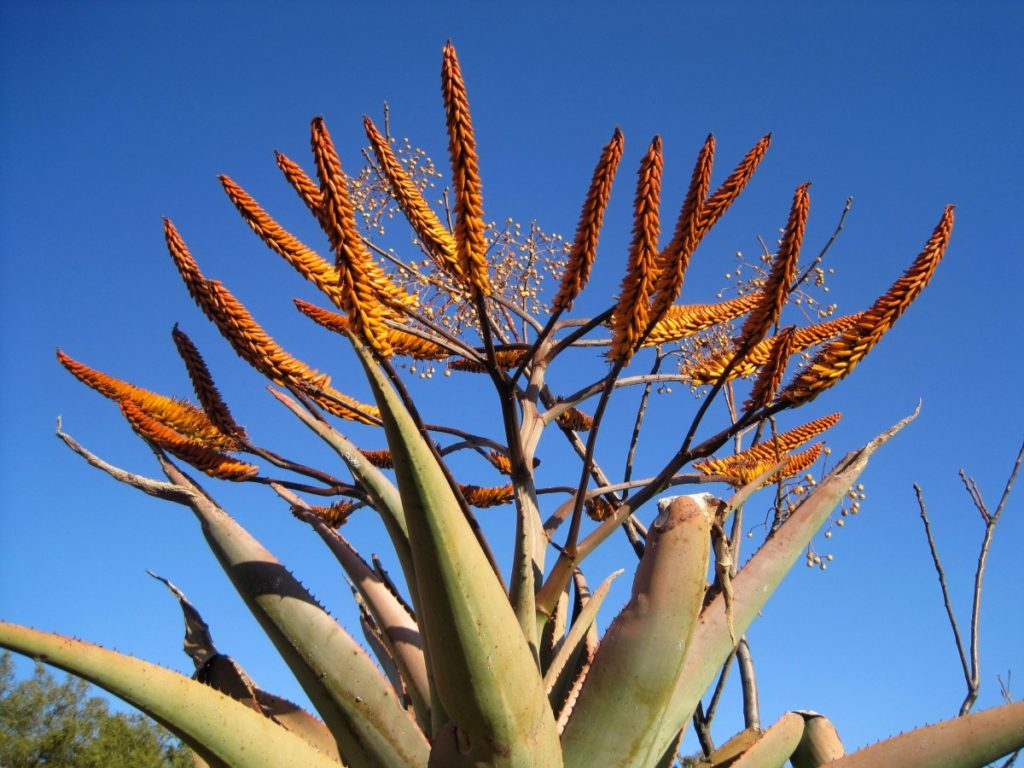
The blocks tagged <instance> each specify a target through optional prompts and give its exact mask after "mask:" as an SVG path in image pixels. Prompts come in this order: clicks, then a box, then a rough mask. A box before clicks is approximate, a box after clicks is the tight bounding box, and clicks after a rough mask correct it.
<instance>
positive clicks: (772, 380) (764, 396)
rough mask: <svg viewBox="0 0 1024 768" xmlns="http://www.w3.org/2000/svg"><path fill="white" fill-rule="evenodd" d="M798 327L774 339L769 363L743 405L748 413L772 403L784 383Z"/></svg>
mask: <svg viewBox="0 0 1024 768" xmlns="http://www.w3.org/2000/svg"><path fill="white" fill-rule="evenodd" d="M795 331H796V326H795V325H791V326H789V327H788V328H783V329H782V331H780V332H779V334H778V335H777V336H774V337H772V338H773V341H772V345H771V352H769V353H768V361H767V362H766V363H765V364H764V366H763V367H762V368H761V373H760V375H758V377H757V381H755V382H754V386H753V387H752V388H751V390H750V397H749V398H747V401H746V402H745V403H744V404H743V410H744V411H746V412H747V413H750V412H752V411H755V410H757V409H758V408H763V407H764V406H766V405H768V403H770V402H771V401H772V398H774V397H775V393H776V392H778V390H779V385H780V384H781V383H782V376H783V374H785V372H786V363H788V362H789V357H790V355H792V354H793V337H794V335H795Z"/></svg>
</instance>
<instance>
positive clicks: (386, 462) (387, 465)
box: [359, 448, 395, 469]
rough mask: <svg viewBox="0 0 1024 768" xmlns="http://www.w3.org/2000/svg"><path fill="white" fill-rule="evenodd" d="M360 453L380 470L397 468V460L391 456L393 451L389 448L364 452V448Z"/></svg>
mask: <svg viewBox="0 0 1024 768" xmlns="http://www.w3.org/2000/svg"><path fill="white" fill-rule="evenodd" d="M359 452H360V453H361V454H363V456H365V457H366V460H367V461H368V462H370V463H371V464H373V466H375V467H377V468H378V469H392V468H393V467H394V466H395V460H394V458H392V456H391V451H389V450H388V449H387V448H382V449H380V450H375V451H374V450H370V451H364V450H363V449H362V448H360V449H359Z"/></svg>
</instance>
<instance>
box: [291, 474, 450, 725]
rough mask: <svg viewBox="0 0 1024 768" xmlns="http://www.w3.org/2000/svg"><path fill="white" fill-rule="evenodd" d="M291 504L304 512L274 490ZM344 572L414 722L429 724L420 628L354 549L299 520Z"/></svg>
mask: <svg viewBox="0 0 1024 768" xmlns="http://www.w3.org/2000/svg"><path fill="white" fill-rule="evenodd" d="M276 490H277V491H278V493H280V494H281V495H282V496H283V497H284V498H286V499H288V500H289V501H291V502H292V503H293V504H294V505H295V508H297V509H298V510H299V512H300V513H303V512H304V511H305V509H308V508H305V505H304V503H303V502H302V500H301V499H300V498H299V497H298V496H295V495H294V494H292V493H291V492H289V491H288V490H287V489H284V488H276ZM303 520H304V522H306V523H308V524H309V525H310V526H312V528H313V530H314V531H315V532H316V534H317V535H318V536H319V537H320V538H321V539H322V540H323V542H324V543H325V544H326V545H327V547H328V549H330V550H331V553H332V554H333V555H334V556H335V558H336V559H337V560H338V563H339V564H340V565H341V567H342V568H344V569H345V573H346V575H347V576H348V578H349V579H350V580H351V582H352V584H353V586H354V588H355V589H357V590H358V591H359V595H360V597H361V598H362V600H363V602H364V604H365V607H366V610H367V611H369V613H370V615H371V616H372V617H373V622H374V624H375V625H376V627H377V628H378V629H379V630H380V632H381V634H382V637H381V639H382V641H383V642H384V644H385V645H386V646H387V649H388V652H389V654H390V656H391V658H392V660H393V661H394V662H395V664H396V665H397V666H398V669H399V670H400V673H401V676H402V680H403V681H404V683H405V687H406V691H407V692H408V694H409V696H410V698H411V699H412V702H413V707H414V709H415V710H416V715H417V719H418V720H419V721H420V722H421V723H429V722H430V717H429V713H430V683H429V681H428V679H427V662H426V658H425V656H424V654H423V640H422V637H421V636H420V628H419V626H418V625H417V624H416V621H415V619H413V617H412V616H411V615H410V614H409V611H408V610H407V609H406V607H405V605H404V604H403V603H402V601H401V600H400V599H399V598H398V597H397V595H396V594H395V593H394V592H393V591H392V588H391V586H390V585H389V584H387V583H386V582H385V581H384V579H383V578H382V577H381V576H380V575H379V574H378V573H377V572H376V571H375V570H374V569H373V568H371V567H370V565H369V564H368V563H367V562H366V561H365V560H363V558H362V557H360V556H359V553H358V552H356V550H355V548H354V547H353V546H352V545H351V544H350V543H349V542H348V541H347V540H346V539H345V537H344V536H342V535H341V534H340V533H338V532H337V531H335V530H334V529H333V528H331V527H330V526H328V525H327V524H325V523H324V522H323V520H321V519H319V518H318V517H317V516H316V515H315V514H313V513H312V512H310V513H309V514H305V515H304V517H303Z"/></svg>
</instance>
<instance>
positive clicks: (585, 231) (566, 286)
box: [551, 128, 625, 312]
mask: <svg viewBox="0 0 1024 768" xmlns="http://www.w3.org/2000/svg"><path fill="white" fill-rule="evenodd" d="M624 143H625V137H623V135H622V131H621V130H619V129H618V128H616V129H615V133H614V134H613V135H612V139H611V141H609V142H608V143H607V144H606V145H605V147H604V149H603V150H602V151H601V158H600V159H599V160H598V161H597V167H596V168H595V169H594V176H593V178H592V179H591V181H590V189H588V190H587V197H586V199H585V200H584V201H583V210H582V211H580V220H579V223H578V224H577V225H576V239H575V240H574V241H573V244H572V250H571V251H569V258H568V260H567V263H566V265H565V272H564V273H563V274H562V283H561V285H559V287H558V293H557V294H556V295H555V299H554V301H553V302H552V303H551V307H552V310H553V311H556V312H557V311H560V310H568V309H572V303H573V301H574V300H575V299H576V297H577V296H579V294H580V291H582V290H583V286H585V285H586V284H587V280H588V279H589V278H590V270H591V268H592V267H593V266H594V259H595V258H596V256H597V240H598V237H599V236H600V234H601V226H602V224H603V223H604V212H605V210H606V209H607V207H608V198H609V197H611V193H612V181H613V180H614V179H615V171H616V169H617V168H618V167H619V160H621V159H622V148H623V145H624Z"/></svg>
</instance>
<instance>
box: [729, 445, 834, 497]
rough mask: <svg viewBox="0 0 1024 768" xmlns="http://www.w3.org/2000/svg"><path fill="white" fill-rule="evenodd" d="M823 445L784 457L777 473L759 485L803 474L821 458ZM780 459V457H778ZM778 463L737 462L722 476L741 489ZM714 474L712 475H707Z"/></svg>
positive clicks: (758, 461) (770, 459)
mask: <svg viewBox="0 0 1024 768" xmlns="http://www.w3.org/2000/svg"><path fill="white" fill-rule="evenodd" d="M823 445H824V443H817V444H815V445H813V446H811V447H810V448H808V449H807V450H806V451H801V452H800V453H794V454H792V455H791V456H788V457H786V463H785V464H783V465H782V466H781V467H780V468H779V469H778V471H776V472H774V473H773V474H772V475H771V476H770V477H768V478H766V479H765V481H764V482H763V483H762V484H761V487H762V488H763V487H764V486H766V485H771V484H772V483H775V482H778V481H779V480H784V479H786V478H787V477H792V476H793V475H796V474H799V473H800V472H803V471H804V470H806V469H807V468H808V467H810V466H811V465H812V464H814V462H816V461H817V460H818V458H819V457H820V456H821V450H822V446H823ZM780 458H781V457H780ZM778 463H779V459H778V458H775V457H771V458H760V459H756V460H752V461H747V462H739V463H737V464H735V465H733V466H730V467H729V469H728V471H727V472H725V473H724V474H725V475H726V477H727V478H728V483H729V484H730V485H732V486H733V487H735V488H742V487H743V486H744V485H747V484H748V483H751V482H753V481H754V480H756V479H757V478H759V477H760V476H761V475H763V474H764V473H765V472H767V471H768V470H769V469H771V468H772V467H774V466H775V465H776V464H778ZM709 474H714V473H709Z"/></svg>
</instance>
